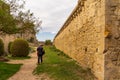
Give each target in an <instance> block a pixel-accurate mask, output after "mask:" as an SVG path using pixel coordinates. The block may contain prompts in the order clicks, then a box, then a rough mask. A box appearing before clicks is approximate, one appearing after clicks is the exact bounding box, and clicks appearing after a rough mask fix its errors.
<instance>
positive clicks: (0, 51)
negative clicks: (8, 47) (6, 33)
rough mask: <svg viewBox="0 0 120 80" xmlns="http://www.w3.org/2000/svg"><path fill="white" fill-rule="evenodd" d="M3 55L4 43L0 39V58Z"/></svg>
mask: <svg viewBox="0 0 120 80" xmlns="http://www.w3.org/2000/svg"><path fill="white" fill-rule="evenodd" d="M3 54H4V43H3V41H2V39H0V56H1V55H3Z"/></svg>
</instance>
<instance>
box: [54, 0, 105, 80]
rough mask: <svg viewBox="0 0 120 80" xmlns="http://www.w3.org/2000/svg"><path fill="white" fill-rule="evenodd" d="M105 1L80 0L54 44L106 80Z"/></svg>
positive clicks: (102, 79) (100, 78) (99, 77)
mask: <svg viewBox="0 0 120 80" xmlns="http://www.w3.org/2000/svg"><path fill="white" fill-rule="evenodd" d="M104 31H105V1H104V0H81V1H79V3H78V5H77V6H76V8H75V9H74V11H73V12H72V14H71V15H70V17H69V18H68V20H67V21H66V22H65V24H64V25H63V27H62V28H61V30H60V31H59V32H58V34H57V35H56V37H55V39H54V44H55V46H56V47H57V48H58V49H60V50H62V51H63V52H65V53H66V54H67V55H69V56H70V57H72V58H73V59H75V60H76V61H78V62H79V63H80V64H81V66H83V67H86V68H90V69H91V70H92V72H93V74H94V75H95V76H96V77H97V78H98V80H104V54H103V51H104V45H105V42H104V40H105V39H104V37H105V34H104Z"/></svg>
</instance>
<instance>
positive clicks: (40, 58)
mask: <svg viewBox="0 0 120 80" xmlns="http://www.w3.org/2000/svg"><path fill="white" fill-rule="evenodd" d="M44 54H45V51H44V49H43V45H40V46H39V47H38V48H37V56H38V64H40V63H42V62H43V58H42V57H43V55H44Z"/></svg>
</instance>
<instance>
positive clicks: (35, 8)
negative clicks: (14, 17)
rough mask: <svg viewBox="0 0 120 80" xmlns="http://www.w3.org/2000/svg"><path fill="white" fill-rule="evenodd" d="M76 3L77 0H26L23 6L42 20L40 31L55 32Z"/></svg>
mask: <svg viewBox="0 0 120 80" xmlns="http://www.w3.org/2000/svg"><path fill="white" fill-rule="evenodd" d="M76 4H77V0H26V6H25V7H26V9H30V10H31V12H33V13H34V15H35V16H36V17H39V18H40V19H41V20H42V27H43V29H42V30H41V31H43V32H57V31H58V30H59V29H60V28H61V27H62V25H63V24H64V22H65V21H66V19H67V17H68V16H69V15H70V13H71V12H72V11H73V9H74V7H75V6H76Z"/></svg>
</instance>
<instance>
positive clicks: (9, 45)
mask: <svg viewBox="0 0 120 80" xmlns="http://www.w3.org/2000/svg"><path fill="white" fill-rule="evenodd" d="M12 43H13V42H9V44H8V52H9V53H11V52H10V47H11V44H12Z"/></svg>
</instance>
